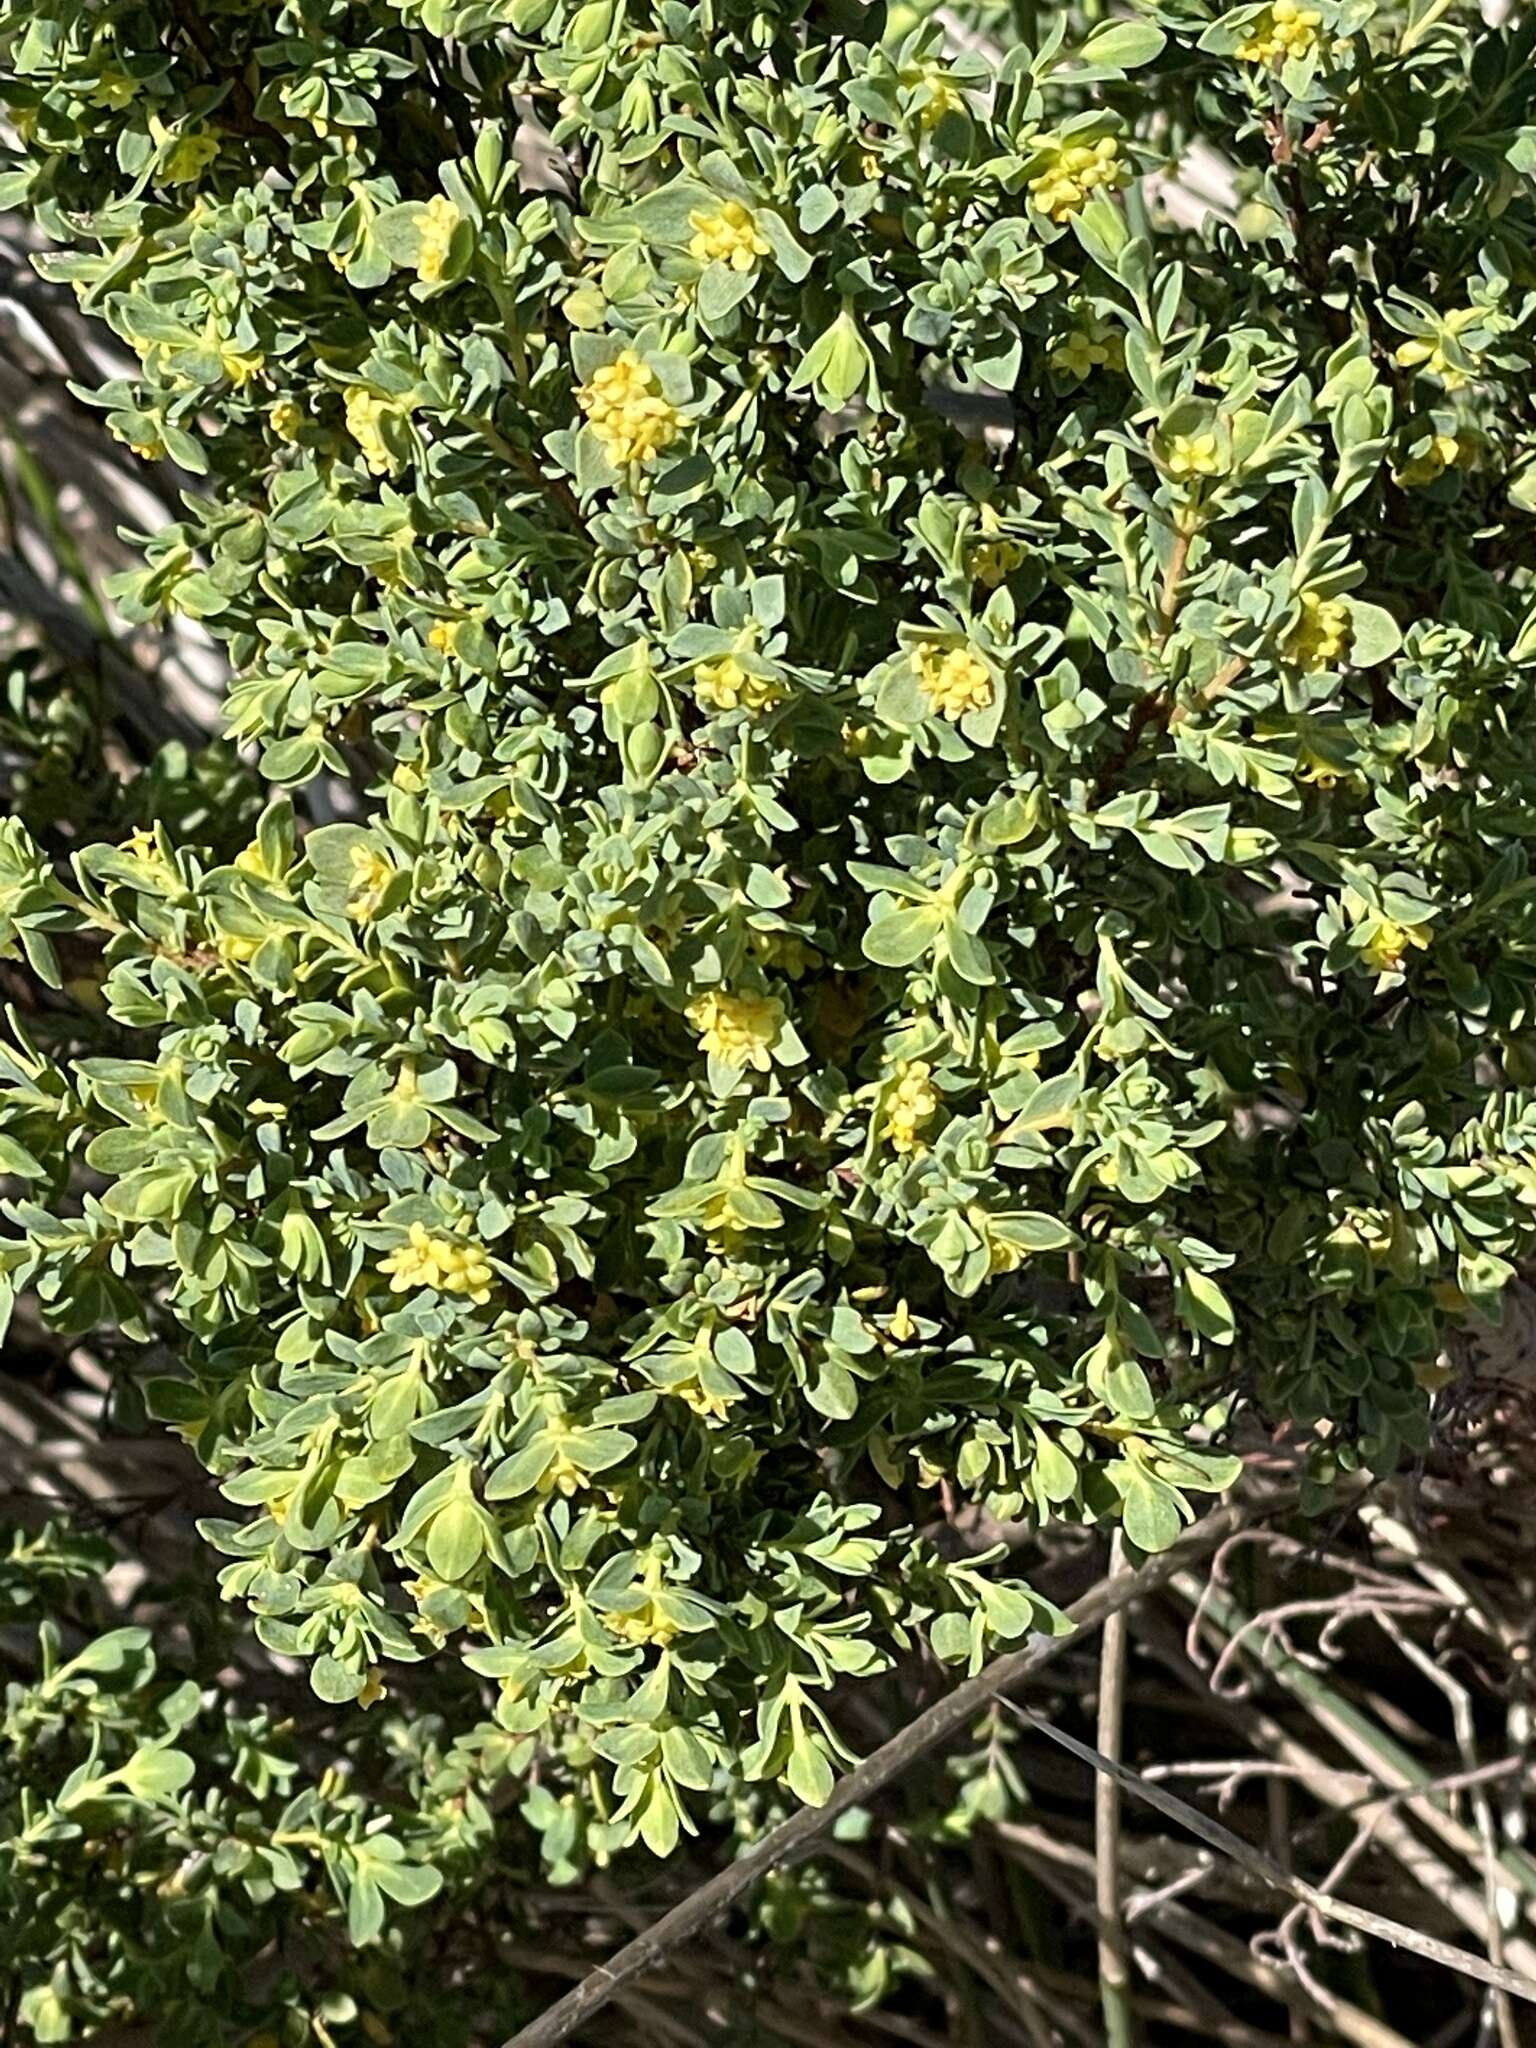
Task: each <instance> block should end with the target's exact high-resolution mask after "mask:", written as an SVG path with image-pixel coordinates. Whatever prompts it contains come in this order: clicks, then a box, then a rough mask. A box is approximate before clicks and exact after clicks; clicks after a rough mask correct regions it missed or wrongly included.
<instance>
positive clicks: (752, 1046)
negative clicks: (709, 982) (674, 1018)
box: [686, 989, 784, 1074]
mask: <svg viewBox="0 0 1536 2048" xmlns="http://www.w3.org/2000/svg"><path fill="white" fill-rule="evenodd" d="M686 1015H687V1018H688V1021H689V1023H690V1024H692V1026H693V1028H694V1029H695V1031H697V1033H698V1034H699V1045H700V1047H701V1048H702V1049H703V1051H705V1052H707V1053H709V1054H710V1055H711V1056H712V1057H713V1058H714V1059H717V1060H724V1062H725V1063H726V1065H727V1066H731V1067H752V1068H753V1069H755V1071H756V1072H758V1073H759V1074H766V1073H767V1072H768V1071H769V1069H770V1068H771V1067H772V1065H773V1048H774V1045H775V1043H776V1041H777V1039H778V1036H779V1032H780V1030H781V1029H782V1027H783V1023H784V1005H783V1004H782V1003H781V1002H780V1001H779V999H778V997H777V996H742V995H731V994H729V993H728V992H727V991H726V990H724V989H711V990H710V991H709V993H708V994H707V995H702V996H700V997H699V998H698V999H697V1000H696V1001H695V1002H691V1003H690V1004H689V1005H688V1008H687V1011H686Z"/></svg>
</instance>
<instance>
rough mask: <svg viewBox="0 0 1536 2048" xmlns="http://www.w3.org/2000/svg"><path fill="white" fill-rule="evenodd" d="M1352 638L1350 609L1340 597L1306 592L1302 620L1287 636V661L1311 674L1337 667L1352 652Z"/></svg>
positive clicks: (1302, 599) (1303, 599) (1311, 591)
mask: <svg viewBox="0 0 1536 2048" xmlns="http://www.w3.org/2000/svg"><path fill="white" fill-rule="evenodd" d="M1350 638H1351V633H1350V624H1349V606H1348V605H1347V604H1345V603H1344V602H1343V600H1342V599H1340V598H1337V597H1319V596H1318V594H1317V592H1316V591H1315V590H1304V591H1303V592H1302V594H1301V617H1300V618H1299V619H1298V620H1297V621H1296V623H1295V625H1294V626H1292V628H1291V630H1290V632H1289V633H1287V634H1286V636H1285V646H1284V648H1283V650H1282V651H1283V653H1284V655H1285V658H1286V660H1287V661H1288V662H1291V663H1292V664H1293V665H1294V666H1295V667H1296V668H1299V669H1304V670H1305V671H1306V672H1307V674H1309V675H1312V674H1315V673H1316V671H1317V670H1318V669H1324V668H1333V667H1335V666H1337V664H1338V663H1339V662H1341V661H1342V660H1343V659H1344V657H1345V655H1346V654H1348V652H1349V643H1350Z"/></svg>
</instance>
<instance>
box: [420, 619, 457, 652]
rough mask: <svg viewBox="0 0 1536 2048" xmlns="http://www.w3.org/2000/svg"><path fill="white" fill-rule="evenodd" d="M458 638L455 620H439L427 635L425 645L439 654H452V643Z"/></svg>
mask: <svg viewBox="0 0 1536 2048" xmlns="http://www.w3.org/2000/svg"><path fill="white" fill-rule="evenodd" d="M458 636H459V621H458V620H457V619H439V620H438V621H437V623H436V625H434V626H432V627H431V628H430V629H429V631H428V633H427V645H428V646H429V647H435V648H436V649H437V651H438V653H439V654H452V652H453V648H454V642H455V641H456V640H457V639H458Z"/></svg>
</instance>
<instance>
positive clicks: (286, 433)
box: [267, 398, 304, 441]
mask: <svg viewBox="0 0 1536 2048" xmlns="http://www.w3.org/2000/svg"><path fill="white" fill-rule="evenodd" d="M267 424H268V426H269V427H271V429H272V431H273V433H274V434H276V436H277V438H278V439H279V441H297V439H298V438H299V433H300V430H301V429H302V427H303V425H304V412H303V408H302V407H301V406H298V405H295V403H294V402H293V400H292V399H291V398H280V399H278V401H277V403H276V404H275V405H271V406H269V407H268V408H267Z"/></svg>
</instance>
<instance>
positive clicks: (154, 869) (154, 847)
mask: <svg viewBox="0 0 1536 2048" xmlns="http://www.w3.org/2000/svg"><path fill="white" fill-rule="evenodd" d="M117 850H118V853H119V854H120V855H121V856H122V858H123V859H124V860H125V861H127V862H128V863H129V864H130V865H131V866H132V867H133V868H134V869H136V870H137V874H138V878H139V880H141V881H144V882H150V883H153V884H154V886H155V887H156V888H159V889H175V890H179V889H180V887H181V879H180V877H179V876H178V875H177V873H176V870H175V869H174V868H173V867H172V866H171V863H170V862H169V861H168V860H167V859H166V857H165V855H164V854H163V853H162V852H161V851H160V847H159V844H158V842H157V840H156V838H155V835H154V833H153V832H151V831H149V830H148V829H147V828H146V827H145V826H143V825H141V826H140V827H139V828H138V830H137V831H135V832H130V833H129V835H128V837H127V838H126V839H125V840H124V841H123V843H122V845H121V846H120V847H119V848H118V849H117Z"/></svg>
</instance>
